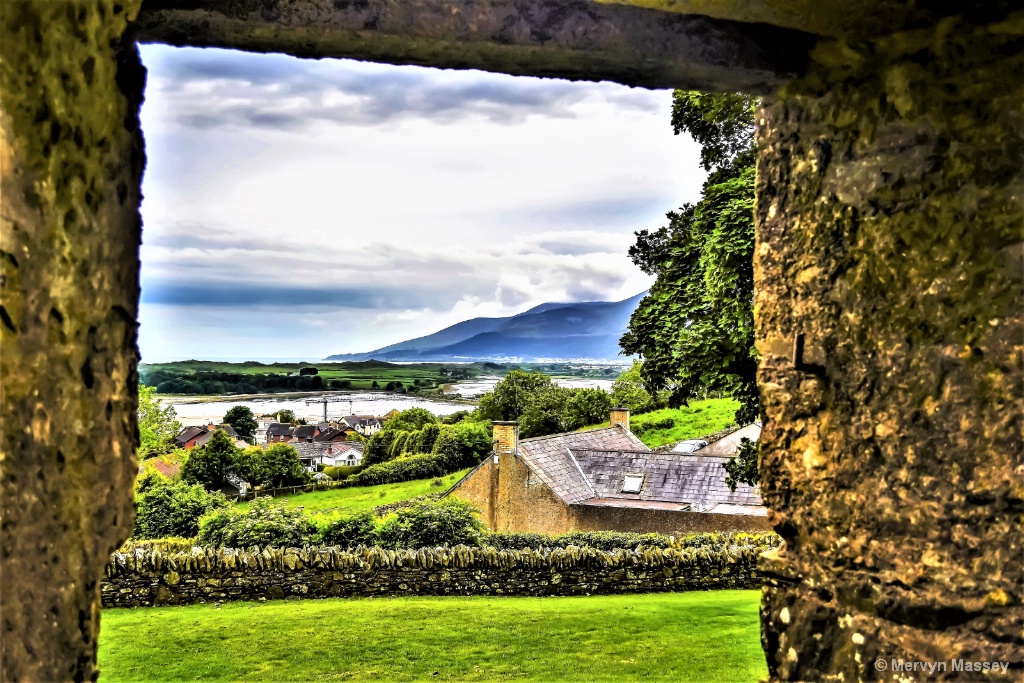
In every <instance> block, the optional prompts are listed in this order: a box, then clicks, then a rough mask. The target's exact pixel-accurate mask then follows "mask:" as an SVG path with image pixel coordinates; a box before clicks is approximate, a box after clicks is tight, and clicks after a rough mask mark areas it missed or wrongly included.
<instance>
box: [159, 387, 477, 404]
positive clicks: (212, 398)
mask: <svg viewBox="0 0 1024 683" xmlns="http://www.w3.org/2000/svg"><path fill="white" fill-rule="evenodd" d="M350 394H351V395H356V394H360V395H366V394H380V395H381V396H401V397H403V398H407V399H418V400H421V401H430V402H437V403H460V404H464V405H473V406H475V405H476V404H477V401H475V400H473V399H470V398H465V397H462V396H453V397H450V398H449V397H448V396H445V397H443V398H441V397H438V396H419V395H417V394H394V393H391V392H384V391H376V392H375V391H367V390H359V389H349V390H345V389H342V390H338V391H331V390H320V391H280V392H276V393H263V394H155V398H157V399H158V400H160V401H163V402H164V403H181V404H193V403H223V402H225V401H258V400H262V399H281V400H288V399H297V398H310V397H313V396H327V395H330V396H346V395H350Z"/></svg>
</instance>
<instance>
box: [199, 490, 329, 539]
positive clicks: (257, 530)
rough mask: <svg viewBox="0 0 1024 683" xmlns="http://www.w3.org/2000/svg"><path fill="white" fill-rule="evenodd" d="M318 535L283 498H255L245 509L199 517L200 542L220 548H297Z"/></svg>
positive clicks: (303, 517)
mask: <svg viewBox="0 0 1024 683" xmlns="http://www.w3.org/2000/svg"><path fill="white" fill-rule="evenodd" d="M318 535H319V534H318V532H317V528H316V525H315V524H314V523H313V521H312V520H311V519H310V518H309V517H307V516H306V514H305V513H304V512H303V511H302V508H290V507H288V506H287V505H286V504H285V502H284V501H281V502H280V503H278V504H274V503H273V502H272V501H271V500H270V499H269V498H257V499H255V500H254V501H252V502H251V503H250V504H249V507H248V509H246V510H242V509H240V508H238V507H235V506H230V507H226V508H224V509H220V510H215V511H213V512H211V513H210V514H207V515H206V516H204V517H203V518H202V519H200V520H199V541H200V543H203V544H206V545H212V546H216V547H219V548H220V547H223V548H250V547H252V546H263V547H266V546H275V547H292V548H299V547H302V546H304V545H310V544H312V543H315V542H316V540H317V537H318Z"/></svg>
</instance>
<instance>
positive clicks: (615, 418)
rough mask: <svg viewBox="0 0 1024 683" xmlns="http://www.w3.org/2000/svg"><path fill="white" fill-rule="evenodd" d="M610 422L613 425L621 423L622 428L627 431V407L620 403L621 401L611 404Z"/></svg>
mask: <svg viewBox="0 0 1024 683" xmlns="http://www.w3.org/2000/svg"><path fill="white" fill-rule="evenodd" d="M611 423H612V426H613V427H614V426H615V425H622V426H623V428H625V430H626V431H627V432H628V431H629V408H627V407H626V406H624V405H622V404H621V403H620V404H619V405H617V406H612V415H611Z"/></svg>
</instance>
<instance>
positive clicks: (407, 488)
mask: <svg viewBox="0 0 1024 683" xmlns="http://www.w3.org/2000/svg"><path fill="white" fill-rule="evenodd" d="M468 471H469V470H468V469H466V470H462V471H461V472H455V473H453V474H449V475H446V476H444V477H441V481H442V482H443V483H442V485H441V486H431V484H430V482H432V481H433V479H417V480H415V481H405V482H402V483H400V484H381V485H379V486H357V487H353V488H350V489H331V490H329V491H311V492H309V493H300V494H298V495H295V496H288V497H281V498H277V499H276V501H281V500H284V501H285V502H286V503H287V504H288V506H289V507H302V508H304V509H305V511H306V512H307V513H308V514H330V513H334V512H338V513H341V514H343V515H351V514H354V513H356V512H362V511H363V510H372V509H373V508H375V507H377V506H378V505H388V504H390V503H397V502H398V501H400V500H408V499H409V498H415V497H416V496H425V495H427V494H428V493H441V492H442V491H447V490H448V488H449V487H450V486H451V485H452V484H454V483H455V482H457V481H458V480H459V479H461V478H462V477H463V476H464V475H465V474H466V472H468ZM236 505H238V506H239V507H242V508H245V507H248V505H249V504H248V503H244V502H243V503H236Z"/></svg>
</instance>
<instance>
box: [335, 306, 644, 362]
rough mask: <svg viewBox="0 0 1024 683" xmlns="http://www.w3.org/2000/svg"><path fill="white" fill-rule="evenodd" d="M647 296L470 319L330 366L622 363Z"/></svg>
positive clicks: (345, 357) (346, 356)
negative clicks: (625, 337) (628, 334)
mask: <svg viewBox="0 0 1024 683" xmlns="http://www.w3.org/2000/svg"><path fill="white" fill-rule="evenodd" d="M646 294H647V293H646V292H641V293H640V294H637V295H636V296H634V297H630V298H629V299H625V300H624V301H614V302H612V301H588V302H582V303H545V304H540V305H539V306H534V307H533V308H531V309H530V310H528V311H525V312H523V313H519V314H518V315H514V316H510V317H507V318H472V319H470V320H464V321H463V322H460V323H456V324H455V325H452V326H450V327H446V328H445V329H443V330H440V331H438V332H435V333H434V334H429V335H426V336H423V337H417V338H415V339H410V340H407V341H403V342H399V343H397V344H391V345H389V346H385V347H382V348H379V349H376V350H374V351H369V352H366V353H349V354H336V355H333V356H328V357H327V359H326V360H370V359H374V360H386V361H454V360H459V361H476V360H504V359H519V360H522V361H536V360H539V359H556V358H557V359H572V358H580V359H590V360H607V361H611V360H623V357H622V356H620V355H619V351H620V349H619V338H620V337H621V336H622V334H623V333H624V332H625V331H626V326H627V325H628V323H629V317H630V316H631V315H632V314H633V311H634V310H636V307H637V305H638V304H639V303H640V299H642V298H643V297H644V296H645V295H646Z"/></svg>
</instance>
